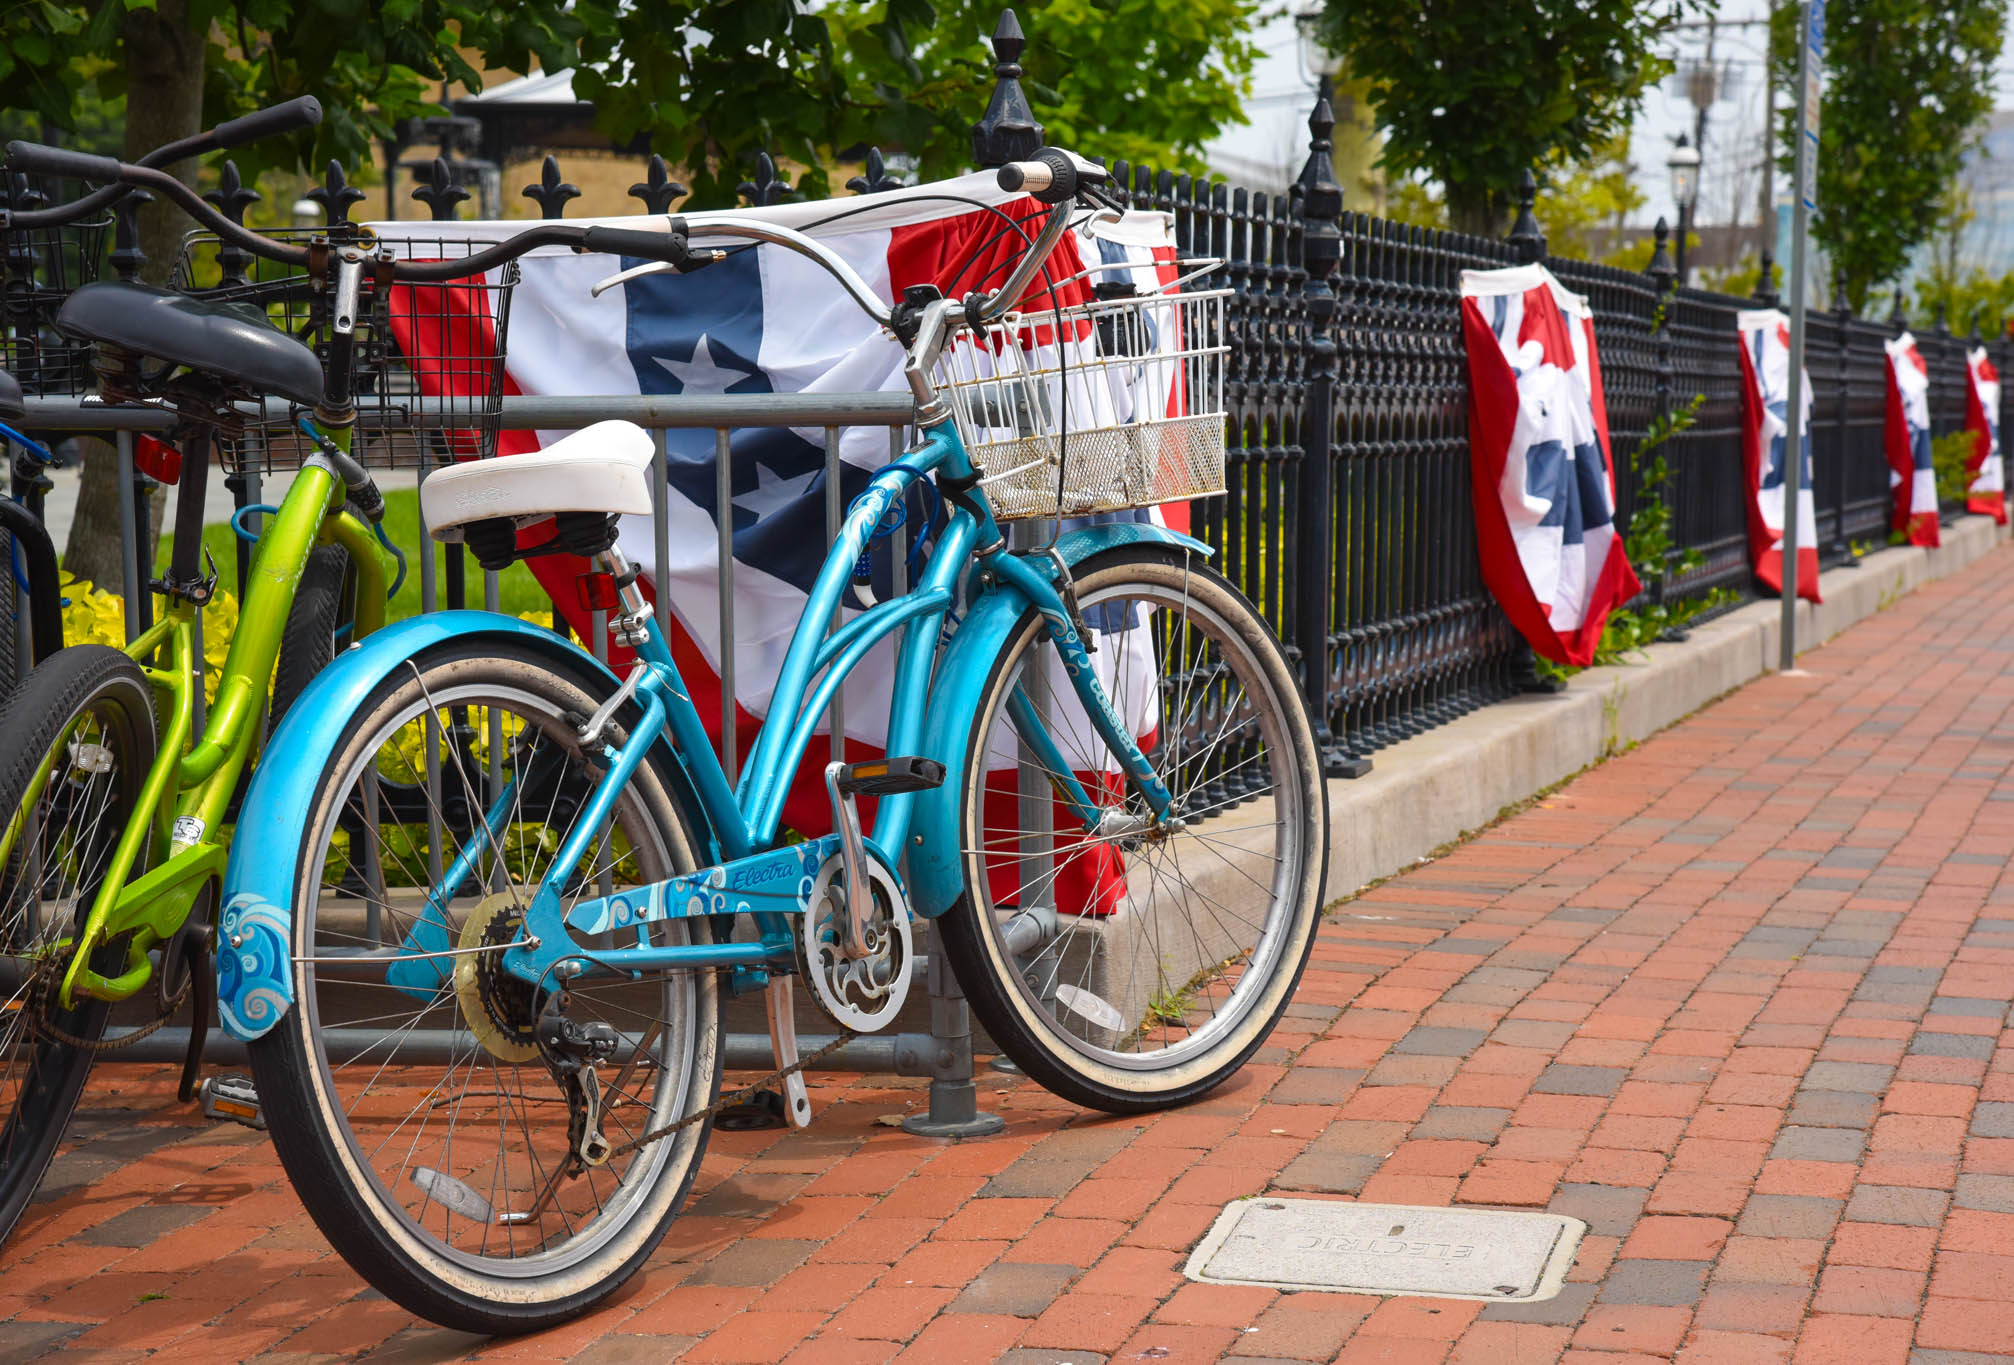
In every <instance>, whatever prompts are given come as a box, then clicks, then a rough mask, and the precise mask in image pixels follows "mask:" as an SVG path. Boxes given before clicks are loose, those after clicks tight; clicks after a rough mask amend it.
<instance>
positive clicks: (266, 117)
mask: <svg viewBox="0 0 2014 1365" xmlns="http://www.w3.org/2000/svg"><path fill="white" fill-rule="evenodd" d="M321 121H322V102H321V101H320V100H318V99H316V98H315V97H314V96H313V95H303V96H301V97H300V98H299V99H297V100H288V101H287V102H286V103H285V104H276V105H274V106H273V107H272V108H270V109H257V110H254V111H253V112H251V113H249V114H247V115H245V116H244V117H243V118H234V119H231V120H229V121H228V122H225V123H220V124H218V125H217V126H216V127H215V128H213V129H212V130H211V131H210V136H211V138H212V139H214V140H215V142H216V144H217V146H219V147H242V146H244V145H245V144H246V143H247V142H257V141H258V140H259V139H260V138H265V137H277V136H278V135H279V134H281V133H291V132H293V131H294V130H295V129H296V128H312V127H314V126H315V125H316V124H318V123H320V122H321Z"/></svg>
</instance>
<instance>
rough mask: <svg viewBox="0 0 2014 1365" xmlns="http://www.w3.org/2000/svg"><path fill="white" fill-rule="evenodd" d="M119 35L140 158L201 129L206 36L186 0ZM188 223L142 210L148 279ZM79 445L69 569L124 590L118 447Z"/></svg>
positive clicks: (185, 172) (166, 208) (139, 16)
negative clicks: (193, 19) (195, 23)
mask: <svg viewBox="0 0 2014 1365" xmlns="http://www.w3.org/2000/svg"><path fill="white" fill-rule="evenodd" d="M121 37H122V39H123V41H124V43H125V49H126V143H125V159H126V160H128V161H137V160H139V159H140V157H141V156H143V155H145V154H146V153H148V152H151V151H152V150H154V148H156V147H158V146H160V145H161V144H162V143H165V142H173V141H174V140H176V139H177V138H184V137H189V136H191V135H192V134H194V133H197V132H200V131H201V130H202V127H203V34H202V33H200V32H197V31H195V30H194V29H192V27H191V25H190V18H189V4H188V0H160V3H159V7H158V8H156V9H134V10H129V11H127V13H126V20H125V27H124V30H123V31H122V34H121ZM168 170H169V171H170V172H172V173H173V174H175V175H177V176H179V177H181V178H182V179H183V180H185V181H191V182H193V180H194V178H195V174H196V163H195V161H194V160H189V161H183V162H178V163H177V164H175V165H173V166H170V167H168ZM187 223H188V218H187V216H186V215H185V214H183V213H182V211H181V210H180V209H177V208H175V207H174V206H173V205H171V204H166V203H153V204H149V205H147V206H146V207H145V208H143V209H142V210H141V211H140V249H141V250H143V251H144V252H146V253H147V263H146V264H145V265H144V266H143V267H142V268H141V272H140V273H141V276H142V278H144V279H146V280H148V281H150V282H152V283H155V284H161V283H165V282H166V280H167V278H168V275H169V272H171V271H172V270H173V269H174V268H175V257H176V255H177V253H178V252H179V251H180V249H181V239H182V231H183V229H184V227H185V226H186V225H187ZM79 445H81V446H82V447H83V449H84V472H83V478H82V479H81V480H80V481H79V485H78V489H77V513H76V516H75V518H74V519H73V520H72V521H71V523H70V538H69V541H68V543H67V544H65V546H64V547H63V567H64V568H66V569H68V570H70V572H71V573H73V574H75V575H77V577H79V578H83V579H88V580H89V581H91V582H92V583H95V584H96V585H97V586H98V587H100V588H102V589H104V590H105V591H107V592H119V591H120V590H121V587H122V575H121V573H120V568H119V559H120V555H119V498H120V496H121V490H120V487H119V459H118V452H117V450H116V449H115V448H114V447H113V446H112V445H111V444H110V443H109V442H106V441H98V440H86V441H81V442H79ZM163 505H164V502H163V499H162V498H161V496H160V493H159V492H158V491H155V492H154V493H153V495H152V496H151V497H150V498H149V499H148V516H147V528H148V529H147V535H146V537H145V543H146V547H147V549H146V550H144V551H143V552H142V563H141V575H140V576H141V578H142V579H143V580H144V579H145V578H146V577H147V576H148V574H149V573H150V572H151V565H150V564H149V563H148V562H147V552H148V551H151V549H152V547H153V544H154V538H155V533H157V532H158V531H159V530H160V526H161V509H162V507H163Z"/></svg>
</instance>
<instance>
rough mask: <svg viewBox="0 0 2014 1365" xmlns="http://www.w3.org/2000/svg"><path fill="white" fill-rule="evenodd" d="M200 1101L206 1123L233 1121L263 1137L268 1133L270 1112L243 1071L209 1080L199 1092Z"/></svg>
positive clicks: (226, 1073)
mask: <svg viewBox="0 0 2014 1365" xmlns="http://www.w3.org/2000/svg"><path fill="white" fill-rule="evenodd" d="M196 1098H197V1100H198V1101H200V1102H201V1104H202V1106H203V1117H204V1118H206V1119H213V1120H214V1119H229V1120H230V1121H231V1122H232V1123H242V1124H244V1125H245V1126H246V1127H247V1128H256V1129H258V1130H259V1131H260V1132H262V1133H263V1132H264V1131H265V1130H266V1111H265V1109H264V1108H263V1107H262V1106H261V1105H260V1104H259V1092H258V1089H257V1088H256V1087H254V1086H253V1084H252V1078H251V1077H250V1076H247V1075H245V1074H244V1073H243V1072H241V1071H229V1072H224V1073H222V1074H220V1075H216V1076H208V1077H205V1078H204V1080H203V1083H202V1084H201V1085H200V1086H198V1087H197V1088H196Z"/></svg>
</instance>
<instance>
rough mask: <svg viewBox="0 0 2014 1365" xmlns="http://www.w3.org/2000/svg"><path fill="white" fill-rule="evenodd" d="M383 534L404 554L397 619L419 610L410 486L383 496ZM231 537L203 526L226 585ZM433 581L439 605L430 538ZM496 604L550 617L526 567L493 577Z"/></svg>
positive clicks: (478, 580)
mask: <svg viewBox="0 0 2014 1365" xmlns="http://www.w3.org/2000/svg"><path fill="white" fill-rule="evenodd" d="M385 535H386V536H387V537H388V538H389V539H390V540H391V542H392V544H394V545H396V546H398V547H399V549H400V550H402V551H403V552H404V553H405V556H406V581H405V582H404V583H402V584H401V585H400V586H399V590H398V592H397V594H395V595H394V596H393V598H392V600H391V604H390V606H389V607H388V608H387V609H386V617H387V619H389V620H393V621H396V620H400V619H401V618H403V617H407V616H417V615H419V613H420V561H419V555H418V553H417V550H418V547H419V543H420V495H419V493H418V491H417V490H415V489H411V488H403V489H393V490H392V491H390V492H388V493H386V494H385ZM237 540H238V538H237V536H236V534H235V533H233V532H232V530H231V528H230V526H229V525H227V524H224V523H219V524H217V525H214V526H205V527H204V528H203V545H204V547H205V548H206V549H208V550H209V552H210V553H211V555H212V556H214V557H215V558H216V561H217V577H218V582H219V583H220V584H222V585H223V586H225V587H226V588H233V587H235V585H236V583H237V563H238V561H237V549H236V546H237ZM174 549H175V537H174V534H173V533H172V532H164V533H163V534H162V536H161V544H160V549H159V552H158V553H157V555H156V557H155V572H156V573H159V572H161V571H162V570H164V569H165V568H166V567H167V564H168V559H169V556H171V555H172V554H173V553H174ZM432 549H433V556H434V574H435V578H434V585H435V591H436V593H437V594H438V600H437V602H436V605H445V604H446V600H447V547H446V546H445V545H442V544H439V543H438V542H436V543H435V544H434V545H433V547H432ZM482 594H483V580H482V571H481V570H480V569H478V568H477V567H476V564H475V561H474V560H473V559H471V560H469V561H468V604H469V605H470V606H471V607H480V606H482V604H483V595H482ZM497 595H498V599H499V601H498V605H499V607H500V609H501V610H502V611H504V612H505V613H507V614H509V615H512V616H521V615H526V614H529V615H533V616H536V617H538V618H539V620H540V621H542V622H549V621H550V619H551V616H552V599H551V598H549V597H547V596H546V592H545V589H544V588H542V587H540V586H539V583H538V580H537V579H536V578H533V577H532V572H531V570H530V569H528V568H526V567H525V566H524V565H522V564H513V565H511V566H510V567H509V568H508V569H505V570H504V571H503V572H502V573H501V574H499V575H498V576H497Z"/></svg>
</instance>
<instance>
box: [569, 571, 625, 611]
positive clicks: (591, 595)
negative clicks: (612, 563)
mask: <svg viewBox="0 0 2014 1365" xmlns="http://www.w3.org/2000/svg"><path fill="white" fill-rule="evenodd" d="M574 581H575V583H576V584H577V585H578V586H579V589H580V609H581V610H582V611H614V610H615V609H616V606H617V604H618V603H620V602H621V600H622V599H621V597H620V596H619V595H618V594H617V592H616V590H615V579H614V577H613V576H612V575H609V574H605V573H591V574H583V575H582V576H581V577H579V578H577V579H575V580H574Z"/></svg>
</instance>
